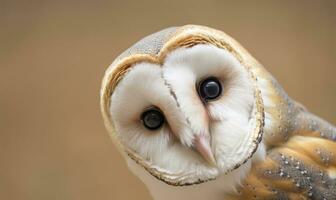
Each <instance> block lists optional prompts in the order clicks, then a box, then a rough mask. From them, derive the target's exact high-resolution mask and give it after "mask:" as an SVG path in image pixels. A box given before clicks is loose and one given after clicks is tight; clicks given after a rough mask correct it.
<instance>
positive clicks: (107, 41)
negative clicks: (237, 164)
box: [0, 0, 336, 200]
mask: <svg viewBox="0 0 336 200" xmlns="http://www.w3.org/2000/svg"><path fill="white" fill-rule="evenodd" d="M335 2H336V1H332V0H330V1H313V0H311V1H309V0H306V1H303V0H302V1H291V0H288V1H223V0H207V1H189V2H182V1H179V0H171V1H150V2H149V1H146V2H144V1H134V2H127V1H122V0H120V1H51V0H50V1H21V2H20V1H10V0H8V1H4V0H0V27H1V31H0V199H6V200H12V199H13V200H21V199H24V200H30V199H31V200H45V199H48V200H53V199H55V200H56V199H57V200H58V199H62V200H63V199H64V200H70V199H71V200H73V199H74V200H86V199H87V200H91V199H137V200H139V199H149V198H150V196H149V194H148V192H147V190H146V189H145V187H144V186H143V185H142V184H141V182H140V181H139V180H137V179H136V178H135V177H134V176H133V175H132V174H130V172H128V170H127V169H126V165H125V163H124V162H123V160H122V159H121V157H120V155H119V154H118V152H117V150H116V149H115V147H114V146H113V145H112V143H111V141H110V139H109V136H108V134H107V133H106V131H105V128H104V126H103V123H102V119H101V116H100V110H99V89H100V82H101V78H102V76H103V73H104V70H105V69H106V67H107V66H108V65H109V64H110V63H111V62H112V61H113V59H114V58H115V57H116V56H117V55H118V54H119V53H120V52H121V51H123V50H124V49H126V48H127V47H129V46H130V45H131V44H133V43H134V42H135V41H137V40H139V39H140V38H142V37H143V36H146V35H147V34H150V33H152V32H155V31H158V30H160V29H162V28H165V27H168V26H174V25H183V24H188V23H194V24H202V25H208V26H211V27H214V28H217V29H221V30H224V31H225V32H227V33H228V34H230V35H231V36H233V37H234V38H236V39H237V40H238V41H239V42H240V43H242V44H243V45H244V46H245V47H246V48H247V49H248V50H249V51H250V52H251V53H252V55H254V56H255V57H256V58H257V59H258V60H259V61H260V62H261V63H263V64H264V65H265V66H266V67H267V68H268V70H269V71H270V72H271V73H272V74H273V75H274V76H275V77H276V78H277V79H278V80H279V82H280V83H281V84H282V86H283V87H284V88H285V90H286V91H287V92H288V93H289V95H290V96H291V97H293V98H294V99H297V100H298V101H300V102H302V103H303V104H304V105H306V106H307V107H308V108H309V109H310V110H311V111H313V112H314V113H317V114H318V115H320V116H321V117H323V118H325V119H327V120H328V121H330V122H332V123H334V124H335V123H336V114H335V113H336V105H335V103H336V80H335V73H336V66H335V63H336V53H335V52H336V45H335V42H336V3H335Z"/></svg>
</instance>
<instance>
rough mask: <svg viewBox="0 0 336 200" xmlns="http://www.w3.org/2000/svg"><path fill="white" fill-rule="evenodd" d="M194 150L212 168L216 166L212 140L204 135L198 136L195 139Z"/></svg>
mask: <svg viewBox="0 0 336 200" xmlns="http://www.w3.org/2000/svg"><path fill="white" fill-rule="evenodd" d="M194 148H195V149H196V150H197V151H198V152H199V153H200V154H201V155H202V157H203V158H204V159H205V160H206V161H207V162H208V163H209V164H210V165H212V166H216V160H215V157H214V155H213V153H212V151H211V147H210V140H209V139H208V137H206V136H205V135H204V134H200V135H197V136H196V137H195V139H194Z"/></svg>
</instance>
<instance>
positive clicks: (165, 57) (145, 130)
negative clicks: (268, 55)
mask: <svg viewBox="0 0 336 200" xmlns="http://www.w3.org/2000/svg"><path fill="white" fill-rule="evenodd" d="M255 63H256V61H255V59H253V57H252V56H250V54H249V53H248V52H247V51H246V50H244V49H243V48H242V47H241V46H240V45H239V44H238V43H237V42H236V41H235V40H233V39H232V38H231V37H229V36H228V35H226V34H225V33H223V32H221V31H218V30H214V29H211V28H208V27H204V26H196V25H187V26H182V27H173V28H168V29H164V30H162V31H160V32H157V33H154V34H152V35H150V36H147V37H145V38H144V39H142V40H140V41H139V42H137V43H136V44H135V45H133V46H132V47H131V48H129V49H128V50H126V51H125V52H124V53H122V54H121V55H120V56H119V57H118V58H117V59H116V60H115V61H114V62H113V63H112V64H111V65H110V67H109V68H108V69H107V71H106V74H105V77H104V79H103V83H102V90H101V110H102V114H103V118H104V121H105V125H106V127H107V129H108V131H109V133H110V135H111V136H112V139H113V141H114V142H115V144H116V145H117V146H118V148H119V149H120V151H121V152H122V154H123V155H125V158H126V159H129V158H130V159H132V160H134V161H135V162H136V163H137V165H138V166H140V167H142V168H143V169H145V170H146V171H147V172H148V173H150V174H151V175H152V176H154V177H156V178H158V179H159V180H162V181H164V182H166V183H168V184H170V185H179V186H180V185H191V184H197V183H202V182H205V181H209V180H213V179H216V178H217V177H219V176H222V175H226V174H230V173H234V171H235V170H239V168H242V165H244V163H247V162H249V161H250V160H251V158H252V157H253V155H254V154H255V152H256V150H257V149H258V146H260V141H261V138H262V133H263V126H264V111H263V108H264V104H263V102H262V98H261V94H260V89H259V88H258V85H257V83H256V82H257V79H256V77H255V75H254V73H253V71H254V70H253V68H254V67H255Z"/></svg>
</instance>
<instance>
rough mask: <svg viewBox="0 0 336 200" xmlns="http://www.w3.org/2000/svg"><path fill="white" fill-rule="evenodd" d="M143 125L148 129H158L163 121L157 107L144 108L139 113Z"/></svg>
mask: <svg viewBox="0 0 336 200" xmlns="http://www.w3.org/2000/svg"><path fill="white" fill-rule="evenodd" d="M141 120H142V123H143V125H144V126H145V127H146V128H147V129H149V130H156V129H159V128H160V127H161V126H162V125H163V123H164V116H163V114H162V112H160V111H159V110H158V109H155V108H152V109H149V110H146V111H145V112H143V113H142V115H141Z"/></svg>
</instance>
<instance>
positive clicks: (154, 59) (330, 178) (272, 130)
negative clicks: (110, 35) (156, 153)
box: [101, 25, 336, 199]
mask: <svg viewBox="0 0 336 200" xmlns="http://www.w3.org/2000/svg"><path fill="white" fill-rule="evenodd" d="M198 44H211V45H214V46H216V47H218V48H222V49H226V50H227V51H228V52H230V53H231V54H232V55H234V56H235V58H236V59H237V60H238V61H239V62H240V63H241V64H242V65H243V66H244V67H246V69H247V70H248V72H249V74H250V76H251V79H253V80H255V84H256V88H257V89H256V92H255V98H256V99H257V101H256V105H257V112H256V115H260V116H259V117H257V120H256V126H255V129H254V131H255V134H254V136H253V137H254V138H253V144H255V146H253V148H251V150H249V151H248V155H246V158H245V160H242V161H241V162H240V163H237V165H236V166H235V167H234V168H232V169H230V170H235V169H236V168H239V167H240V166H241V165H242V164H243V163H244V162H246V161H247V160H248V159H250V158H251V157H252V156H253V153H254V152H255V151H256V150H257V145H258V144H259V142H260V141H262V143H263V144H264V145H265V147H266V150H267V155H266V158H265V159H264V160H257V161H254V162H253V163H252V167H251V170H250V171H249V173H248V175H247V177H246V178H245V179H244V180H243V181H242V184H241V185H240V186H238V187H237V191H238V192H234V191H231V192H229V193H227V194H225V195H223V198H224V196H225V197H226V198H227V199H336V155H335V154H336V129H335V127H334V126H333V125H331V124H329V123H328V122H326V121H324V120H323V119H320V118H319V117H317V116H315V115H313V114H311V113H309V112H308V111H307V110H306V109H305V108H304V107H303V106H302V105H301V104H299V103H297V102H295V101H294V100H292V99H291V98H290V97H288V96H287V94H286V92H285V91H284V90H283V89H282V88H281V86H280V85H279V83H278V82H277V81H276V80H275V79H274V78H273V77H272V75H271V74H269V72H267V70H266V69H265V68H264V67H263V66H262V65H261V64H260V63H259V62H258V61H256V60H255V59H254V58H253V57H252V56H251V55H250V54H249V53H248V52H247V51H246V50H245V49H244V48H243V47H242V46H241V45H240V44H239V43H237V42H236V41H235V40H234V39H232V38H231V37H229V36H228V35H226V34H225V33H223V32H221V31H217V30H214V29H211V28H208V27H204V26H195V25H187V26H182V27H176V28H175V27H174V28H169V29H165V30H163V31H160V32H158V33H155V34H153V35H150V36H148V37H146V38H144V39H143V40H141V41H139V42H138V43H136V44H135V45H134V46H133V47H131V48H130V49H129V50H126V51H125V52H124V53H123V54H121V55H120V56H119V57H118V58H117V59H116V60H115V61H114V62H113V63H112V65H111V66H110V67H109V69H108V70H107V71H106V75H105V77H104V80H103V84H102V90H101V108H102V114H103V117H104V121H105V125H106V127H107V129H108V130H109V132H110V134H111V136H112V138H113V141H114V142H115V143H116V144H117V145H118V147H120V150H121V152H122V153H124V152H126V153H127V155H128V156H129V157H131V158H132V159H133V160H135V161H136V162H137V163H138V164H139V165H141V166H142V167H144V168H145V169H146V170H147V171H148V172H149V173H151V174H152V175H153V176H155V177H156V178H158V179H160V180H162V181H164V182H166V183H168V184H171V185H190V184H191V185H192V184H195V183H188V182H187V183H186V182H183V183H181V182H178V180H179V177H178V175H169V174H168V175H167V174H166V173H162V172H161V171H160V170H157V169H155V168H153V167H152V166H151V165H150V163H148V162H147V161H146V160H145V159H143V158H141V157H140V156H139V155H137V153H136V152H134V151H133V150H132V149H129V148H127V147H125V146H124V144H122V143H121V142H120V141H119V139H118V133H116V132H115V130H114V129H115V128H114V125H113V120H112V119H113V113H110V111H109V107H110V103H111V102H110V98H111V95H112V93H113V91H114V89H115V87H116V86H117V85H118V83H119V82H120V80H122V78H123V76H124V75H125V74H127V72H128V71H129V70H131V68H132V65H133V64H134V63H138V62H148V63H159V64H162V63H163V60H164V58H165V56H166V55H167V54H168V53H169V52H171V51H173V50H175V49H178V48H180V47H186V48H189V47H193V46H195V45H198ZM226 173H230V171H228V172H226ZM209 180H210V179H209ZM202 182H203V181H201V180H200V181H199V182H198V183H200V184H203V183H202ZM188 187H193V186H188Z"/></svg>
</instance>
